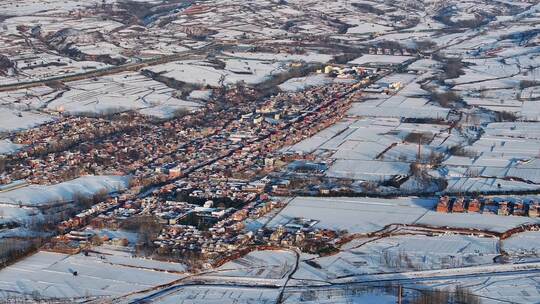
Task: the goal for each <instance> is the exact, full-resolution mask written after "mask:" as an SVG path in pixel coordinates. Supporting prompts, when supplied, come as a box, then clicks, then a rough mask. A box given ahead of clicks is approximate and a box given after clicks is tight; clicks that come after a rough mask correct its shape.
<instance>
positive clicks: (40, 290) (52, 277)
mask: <svg viewBox="0 0 540 304" xmlns="http://www.w3.org/2000/svg"><path fill="white" fill-rule="evenodd" d="M111 252H112V251H109V252H108V254H111ZM101 257H103V258H101ZM165 264H166V265H165V266H166V268H165V269H162V270H160V271H156V270H155V269H160V267H161V264H159V263H154V262H151V263H149V262H147V261H146V260H144V259H137V258H131V257H129V256H126V255H125V254H115V255H112V256H111V255H105V254H104V255H96V254H90V255H89V256H84V255H83V254H77V255H71V256H70V255H66V254H60V253H52V252H44V251H41V252H38V253H36V254H34V255H32V256H30V257H28V258H26V259H24V260H22V261H20V262H18V263H16V264H13V265H11V266H8V267H6V268H4V269H2V270H0V289H1V292H0V299H1V298H3V297H6V296H14V295H16V294H19V293H23V294H27V295H32V294H38V295H40V296H41V297H44V298H50V297H53V298H72V297H87V296H120V295H123V294H126V293H129V292H134V291H139V290H145V289H148V288H151V287H153V286H156V285H160V284H165V283H168V282H171V281H174V280H178V279H180V278H182V277H183V275H181V274H177V273H170V272H168V270H170V268H169V267H170V266H169V263H165ZM180 269H181V268H180ZM75 271H76V272H77V275H76V276H75V275H73V273H74V272H75Z"/></svg>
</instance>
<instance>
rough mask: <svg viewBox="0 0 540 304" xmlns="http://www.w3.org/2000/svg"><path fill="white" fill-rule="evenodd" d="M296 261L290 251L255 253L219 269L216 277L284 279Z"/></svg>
mask: <svg viewBox="0 0 540 304" xmlns="http://www.w3.org/2000/svg"><path fill="white" fill-rule="evenodd" d="M295 260H296V256H295V254H294V253H293V252H289V251H254V252H251V253H249V254H247V255H245V256H243V257H241V258H239V259H236V260H233V261H231V262H228V263H226V264H224V265H222V266H221V267H219V268H217V269H216V273H215V275H217V276H226V277H253V278H265V279H282V278H284V277H285V276H286V275H287V274H288V273H289V272H291V271H292V270H293V268H294V265H295V262H296V261H295Z"/></svg>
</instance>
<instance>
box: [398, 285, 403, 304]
mask: <svg viewBox="0 0 540 304" xmlns="http://www.w3.org/2000/svg"><path fill="white" fill-rule="evenodd" d="M402 294H403V287H401V285H398V295H397V304H402V303H403V302H402V299H401V297H402Z"/></svg>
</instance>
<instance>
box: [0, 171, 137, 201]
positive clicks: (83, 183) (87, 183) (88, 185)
mask: <svg viewBox="0 0 540 304" xmlns="http://www.w3.org/2000/svg"><path fill="white" fill-rule="evenodd" d="M128 184H129V177H125V176H83V177H80V178H77V179H74V180H71V181H67V182H63V183H60V184H56V185H50V186H41V185H30V186H26V187H23V188H18V189H15V190H10V191H6V192H2V193H0V203H2V204H8V205H15V206H19V205H22V206H45V205H49V204H57V203H64V202H70V201H72V200H73V198H74V197H75V196H76V195H82V196H84V197H91V196H92V195H94V194H96V193H98V192H100V191H106V192H107V193H111V192H116V191H120V190H124V189H126V188H127V187H128Z"/></svg>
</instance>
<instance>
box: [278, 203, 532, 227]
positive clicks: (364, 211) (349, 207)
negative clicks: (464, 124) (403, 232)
mask: <svg viewBox="0 0 540 304" xmlns="http://www.w3.org/2000/svg"><path fill="white" fill-rule="evenodd" d="M435 204H436V200H434V199H423V198H397V199H377V198H340V197H332V198H317V197H296V198H294V199H292V200H291V201H290V202H289V204H288V205H287V206H286V207H285V208H284V209H283V210H282V211H281V212H280V213H279V214H278V215H277V216H276V217H274V218H273V219H272V221H271V222H270V223H269V225H270V226H273V227H276V226H278V225H285V224H287V223H288V222H289V221H290V220H291V219H292V218H294V217H301V218H307V219H314V220H318V221H319V222H318V223H317V224H316V225H315V227H318V228H328V229H333V230H336V231H339V230H347V231H348V232H349V233H368V232H374V231H378V230H381V229H383V228H384V227H385V226H387V225H390V224H416V225H425V226H430V227H452V228H471V229H478V230H488V231H494V232H504V231H507V230H509V229H512V228H514V227H517V226H520V225H523V224H530V223H540V218H529V217H523V216H498V215H488V214H474V213H438V212H435V211H434V210H433V209H434V206H435Z"/></svg>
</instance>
